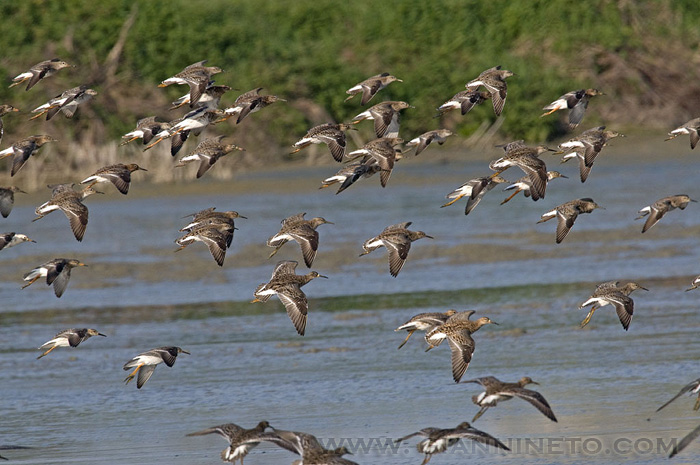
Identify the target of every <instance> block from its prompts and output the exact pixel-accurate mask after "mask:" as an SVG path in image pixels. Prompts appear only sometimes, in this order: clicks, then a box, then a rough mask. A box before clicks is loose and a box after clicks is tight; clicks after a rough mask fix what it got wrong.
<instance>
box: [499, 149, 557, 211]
mask: <svg viewBox="0 0 700 465" xmlns="http://www.w3.org/2000/svg"><path fill="white" fill-rule="evenodd" d="M504 150H505V152H506V155H505V156H504V157H501V158H499V159H498V160H494V161H492V162H491V163H489V168H490V169H492V170H493V171H496V173H495V174H493V175H492V176H497V175H499V174H501V173H502V172H503V171H505V170H507V169H508V168H510V167H511V166H517V167H518V168H520V169H521V170H523V172H524V173H525V174H526V175H527V176H528V177H529V178H530V184H531V188H530V195H531V196H532V200H534V201H537V200H539V199H543V198H544V194H545V190H546V189H547V166H546V165H545V163H544V162H543V161H542V160H540V159H539V158H538V156H539V155H540V154H541V153H543V152H546V151H548V150H549V151H553V150H552V149H550V148H549V147H547V146H545V145H538V146H537V147H528V146H526V145H524V144H522V143H521V141H517V142H511V143H510V144H507V145H505V146H504Z"/></svg>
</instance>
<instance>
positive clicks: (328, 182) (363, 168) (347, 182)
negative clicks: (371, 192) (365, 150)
mask: <svg viewBox="0 0 700 465" xmlns="http://www.w3.org/2000/svg"><path fill="white" fill-rule="evenodd" d="M381 170H382V169H381V168H380V167H379V164H378V163H377V161H376V160H375V159H374V158H372V157H370V156H369V155H367V156H366V157H365V158H364V159H363V161H361V162H357V163H350V164H347V165H345V166H344V167H342V168H341V169H339V170H338V172H337V173H335V174H334V175H333V176H331V177H329V178H326V179H324V180H323V183H322V184H321V187H319V189H323V188H324V187H328V186H332V185H333V184H336V183H340V187H339V188H338V190H337V191H336V193H335V194H336V195H338V194H340V193H341V192H343V191H344V190H345V189H347V188H348V187H350V186H352V185H353V184H354V183H355V182H356V181H357V180H359V179H361V178H369V177H370V176H372V175H373V174H375V173H378V172H380V171H381Z"/></svg>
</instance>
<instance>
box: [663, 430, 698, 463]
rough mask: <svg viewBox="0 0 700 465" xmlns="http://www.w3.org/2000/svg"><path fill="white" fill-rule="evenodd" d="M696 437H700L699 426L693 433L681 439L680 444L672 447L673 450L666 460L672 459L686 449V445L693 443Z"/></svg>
mask: <svg viewBox="0 0 700 465" xmlns="http://www.w3.org/2000/svg"><path fill="white" fill-rule="evenodd" d="M698 436H700V425H699V426H698V427H697V428H695V429H694V430H693V431H691V432H690V433H688V434H687V435H686V436H684V437H683V439H681V442H679V443H678V445H676V446H673V449H672V450H671V453H670V454H669V456H668V458H671V457H673V456H674V455H676V454H677V453H679V452H680V451H682V450H683V449H685V448H686V447H688V444H690V443H691V442H693V441H694V440H695V439H696V438H697V437H698Z"/></svg>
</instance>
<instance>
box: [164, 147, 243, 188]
mask: <svg viewBox="0 0 700 465" xmlns="http://www.w3.org/2000/svg"><path fill="white" fill-rule="evenodd" d="M223 138H224V136H216V137H210V138H209V139H205V140H203V141H202V142H200V143H199V144H198V145H197V148H195V149H194V150H193V151H192V152H190V153H189V154H188V155H186V156H184V157H182V158H180V161H179V163H178V164H177V165H175V167H176V168H177V167H180V166H185V165H187V164H188V163H193V162H199V169H198V170H197V179H199V178H201V177H202V176H203V175H204V173H206V172H207V171H208V170H209V168H211V167H212V166H214V163H216V162H217V161H218V160H219V158H221V157H223V156H224V155H228V154H229V153H231V152H233V151H234V150H240V151H245V149H244V148H243V147H239V146H237V145H236V144H224V143H223V142H222V141H221V140H222V139H223Z"/></svg>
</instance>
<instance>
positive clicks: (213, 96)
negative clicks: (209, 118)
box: [170, 81, 231, 110]
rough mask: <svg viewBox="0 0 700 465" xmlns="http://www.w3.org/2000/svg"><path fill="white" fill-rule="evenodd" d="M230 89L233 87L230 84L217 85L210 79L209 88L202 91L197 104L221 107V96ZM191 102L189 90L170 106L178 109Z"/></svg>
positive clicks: (212, 107) (198, 105)
mask: <svg viewBox="0 0 700 465" xmlns="http://www.w3.org/2000/svg"><path fill="white" fill-rule="evenodd" d="M230 90H231V88H230V87H229V86H215V85H214V84H213V81H210V82H209V84H208V85H207V88H206V89H205V90H204V92H203V93H202V96H201V97H200V98H199V101H198V102H197V104H196V106H197V107H207V108H210V109H214V108H219V102H220V101H221V97H223V95H224V94H225V93H226V92H228V91H230ZM189 103H190V93H189V92H188V93H186V94H185V95H183V96H182V97H180V98H179V99H177V100H175V101H174V102H173V103H172V105H173V106H172V107H170V109H171V110H177V109H178V108H180V107H181V106H183V105H187V104H189Z"/></svg>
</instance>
